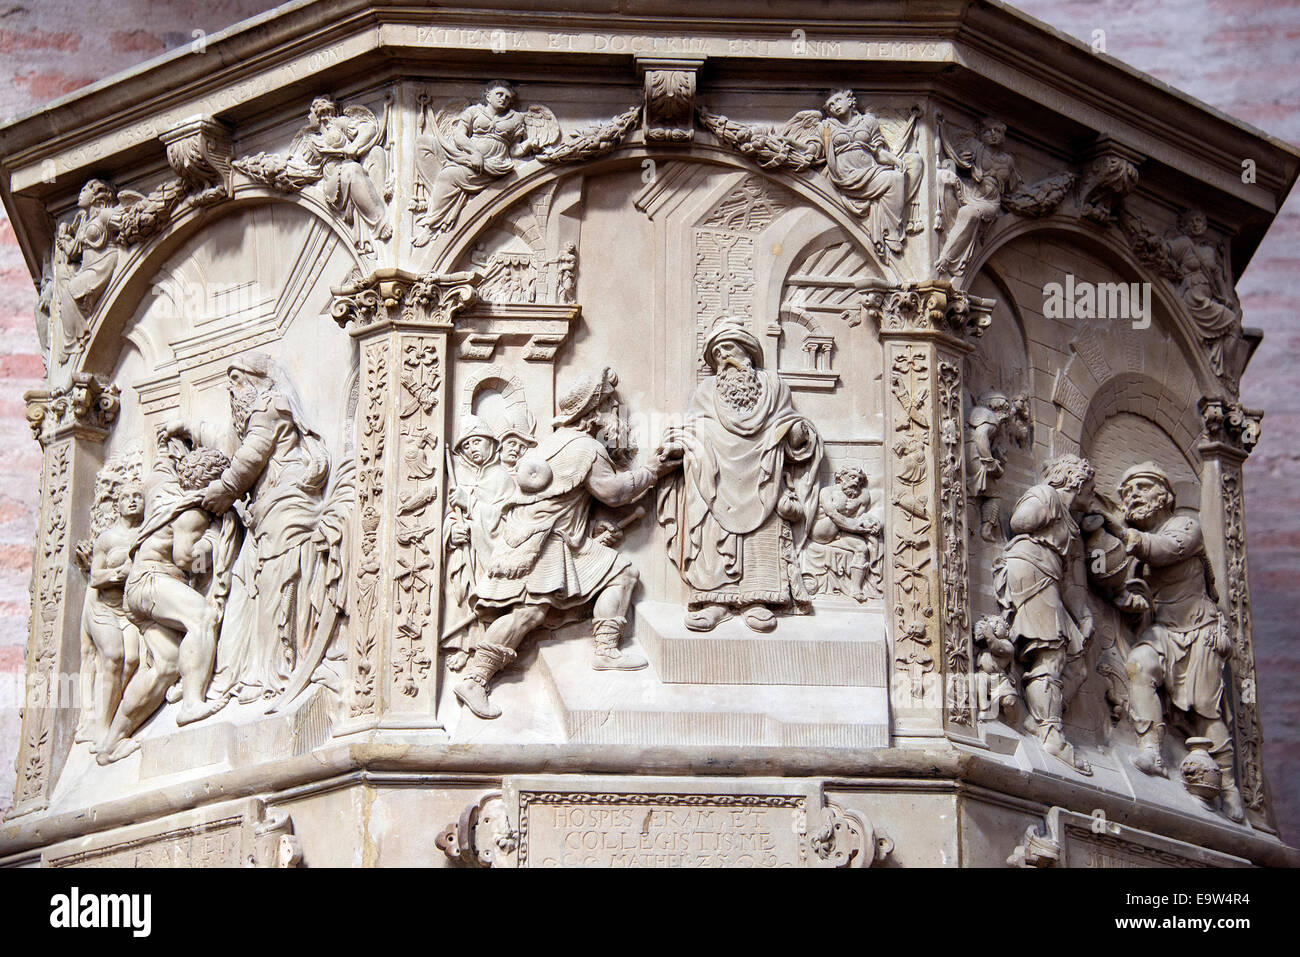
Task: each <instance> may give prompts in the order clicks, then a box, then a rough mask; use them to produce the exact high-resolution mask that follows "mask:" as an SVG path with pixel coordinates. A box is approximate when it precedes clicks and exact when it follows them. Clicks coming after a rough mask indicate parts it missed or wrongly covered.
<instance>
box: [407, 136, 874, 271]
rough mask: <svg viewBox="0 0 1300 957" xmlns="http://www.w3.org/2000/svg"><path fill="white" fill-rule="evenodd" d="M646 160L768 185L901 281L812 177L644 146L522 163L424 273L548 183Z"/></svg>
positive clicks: (472, 205) (469, 210) (441, 245)
mask: <svg viewBox="0 0 1300 957" xmlns="http://www.w3.org/2000/svg"><path fill="white" fill-rule="evenodd" d="M647 159H649V160H652V161H654V162H656V163H668V162H686V163H691V162H694V163H703V164H707V165H712V166H722V167H728V168H731V169H736V170H743V171H745V172H748V173H751V174H753V175H755V176H758V177H761V178H763V179H766V180H769V181H771V182H773V183H774V184H776V185H777V186H780V187H781V188H783V189H786V190H789V191H790V192H791V193H793V194H795V195H796V196H797V197H799V198H800V199H803V200H805V201H806V202H808V203H809V204H810V205H812V206H814V207H816V208H817V209H818V210H820V211H821V212H822V213H823V214H825V215H826V217H827V218H829V219H830V220H832V221H833V222H834V223H835V224H836V225H837V226H839V227H840V228H841V229H843V230H844V231H845V233H846V235H847V236H848V237H849V238H850V239H852V240H853V241H854V243H855V245H857V246H858V247H859V248H860V249H861V250H862V251H863V253H864V254H865V255H866V256H867V258H868V259H869V261H870V262H871V263H872V265H873V267H874V268H875V270H876V272H877V274H878V275H880V276H883V277H885V278H887V279H890V280H894V281H896V280H897V279H898V276H897V275H896V273H895V271H894V269H892V268H891V267H889V266H887V265H885V264H884V263H882V262H881V261H880V258H879V256H878V255H876V253H875V251H874V249H873V247H872V242H871V237H870V236H869V235H868V234H867V231H866V229H865V228H864V227H863V225H862V223H861V222H859V221H858V219H857V218H856V217H854V216H853V215H852V213H851V212H850V211H849V210H847V209H845V208H844V206H843V204H842V203H841V202H840V201H839V199H838V198H837V197H836V195H835V194H834V193H833V192H832V191H831V189H830V187H829V185H828V184H823V183H820V182H818V180H817V179H816V178H813V177H803V176H797V175H794V174H791V173H786V172H783V171H780V170H767V169H763V168H762V167H760V166H758V165H757V164H756V163H751V162H749V161H747V160H746V159H744V158H743V157H741V156H738V155H737V154H735V153H733V152H731V151H729V150H724V149H721V148H719V147H715V146H706V145H699V144H697V145H693V146H691V147H690V148H689V149H681V148H680V147H675V148H663V147H657V146H644V145H635V146H622V147H619V148H617V149H615V150H612V151H611V152H610V153H609V154H608V155H606V156H604V157H601V158H600V159H595V160H589V161H587V162H585V163H580V164H571V163H566V164H561V165H555V166H552V165H549V164H544V163H541V162H540V161H537V160H530V161H528V162H526V163H520V164H519V167H518V171H517V173H518V175H517V176H516V177H515V178H513V179H511V180H509V181H508V182H506V183H505V184H504V185H503V186H502V187H501V188H500V189H498V190H485V191H484V192H483V193H482V194H480V195H479V196H478V197H475V198H473V199H471V200H470V201H469V203H468V204H467V205H466V207H465V209H464V210H463V211H462V213H461V216H460V218H459V220H458V222H457V224H456V226H455V228H454V229H452V230H451V231H450V232H448V233H447V234H446V235H445V236H444V237H443V238H441V239H440V240H435V241H434V242H431V243H430V244H429V246H428V247H427V248H428V249H429V253H428V258H427V259H425V260H424V261H423V262H422V263H421V265H420V271H427V270H432V271H435V272H449V271H451V270H452V268H453V267H454V264H455V263H456V262H457V261H459V260H460V258H461V257H462V256H463V255H464V254H465V253H466V252H467V251H468V249H469V247H470V246H471V245H472V244H473V240H474V238H475V236H476V235H477V234H478V233H479V232H480V231H481V230H482V228H483V225H484V224H485V223H495V222H496V220H497V218H498V217H499V216H500V215H501V213H503V212H504V211H505V210H507V209H509V208H510V207H511V206H513V205H514V204H515V203H517V202H518V201H519V200H520V199H521V198H523V197H524V196H526V195H528V194H529V193H531V192H533V191H534V190H536V189H538V188H540V187H542V186H544V185H546V184H548V183H551V182H554V181H556V180H563V179H565V178H567V177H570V176H584V177H585V176H596V175H599V174H601V173H606V172H611V171H615V170H619V169H627V168H629V167H636V168H641V167H642V164H643V163H644V161H645V160H647Z"/></svg>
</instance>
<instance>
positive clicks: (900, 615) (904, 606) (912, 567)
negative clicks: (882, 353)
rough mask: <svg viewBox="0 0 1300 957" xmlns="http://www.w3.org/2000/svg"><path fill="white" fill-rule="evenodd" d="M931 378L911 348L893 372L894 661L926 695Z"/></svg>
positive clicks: (932, 599)
mask: <svg viewBox="0 0 1300 957" xmlns="http://www.w3.org/2000/svg"><path fill="white" fill-rule="evenodd" d="M929 377H930V360H929V356H928V355H927V354H926V353H925V352H924V351H922V350H921V349H919V348H913V347H906V348H903V349H901V350H900V351H898V352H897V353H896V354H895V356H894V361H893V363H892V365H891V367H890V370H889V391H890V394H891V396H892V397H893V399H894V401H895V402H896V403H897V404H898V409H899V413H900V415H899V419H898V421H897V424H896V425H895V429H894V430H895V431H896V432H897V433H898V435H897V436H896V438H895V439H894V440H893V445H892V447H891V451H892V453H893V455H894V460H895V461H894V473H893V474H894V479H895V481H896V482H897V483H899V484H900V485H901V486H902V488H899V489H897V490H896V491H895V492H894V494H893V497H892V498H891V500H890V507H891V509H890V522H891V524H892V525H893V529H894V531H893V536H894V542H895V544H894V548H893V562H894V586H893V588H894V596H893V602H894V615H895V618H896V620H897V637H896V638H895V639H894V660H895V662H896V663H897V665H898V666H899V668H900V670H902V671H903V672H905V673H908V674H910V675H911V676H912V687H913V691H914V692H916V691H919V690H920V684H921V680H920V676H921V675H924V674H928V673H930V672H932V671H933V670H934V654H933V651H932V645H933V639H932V637H931V635H930V620H931V619H932V618H933V617H934V608H935V603H936V601H937V596H936V595H935V594H934V593H933V592H932V590H931V585H930V575H929V565H930V563H931V561H932V552H931V544H930V541H931V539H930V531H931V529H932V528H933V527H934V513H933V512H932V511H931V505H930V497H931V493H932V489H933V472H932V470H931V466H930V448H931V444H930V443H931V440H930V413H929V405H930V401H929V400H930V385H929V382H930V378H929Z"/></svg>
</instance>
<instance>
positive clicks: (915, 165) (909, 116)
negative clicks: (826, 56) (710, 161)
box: [699, 89, 925, 261]
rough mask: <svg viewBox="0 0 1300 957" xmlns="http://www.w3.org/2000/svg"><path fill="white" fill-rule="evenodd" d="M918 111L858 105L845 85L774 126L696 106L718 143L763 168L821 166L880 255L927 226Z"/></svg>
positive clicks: (892, 252)
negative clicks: (923, 213) (922, 203)
mask: <svg viewBox="0 0 1300 957" xmlns="http://www.w3.org/2000/svg"><path fill="white" fill-rule="evenodd" d="M920 117H921V110H920V108H919V107H913V108H911V109H910V110H908V111H907V112H906V114H899V113H897V112H895V113H894V114H892V115H891V114H890V113H887V112H880V111H875V110H872V109H869V108H868V109H863V110H859V109H858V103H857V99H856V97H855V95H854V93H853V91H852V90H847V89H845V90H836V91H834V92H833V93H831V95H830V96H828V97H827V98H826V102H825V103H824V104H823V105H822V107H821V109H820V110H803V111H801V112H799V113H796V114H795V115H794V117H793V118H791V119H790V120H789V121H788V122H786V123H785V124H783V125H782V126H781V127H780V128H779V129H777V128H773V127H770V126H759V125H746V124H742V123H737V122H734V121H732V120H730V119H728V118H727V117H725V116H721V115H718V114H716V113H711V112H709V111H708V110H706V109H704V108H702V107H701V108H700V110H699V118H700V124H701V125H702V126H703V127H704V128H705V129H706V130H708V131H709V132H710V133H712V134H713V135H714V137H715V138H717V140H718V141H719V142H720V143H722V144H723V145H724V146H726V147H728V148H729V149H733V150H736V151H737V152H739V153H741V154H742V155H744V156H749V157H751V158H753V159H754V160H755V161H756V162H757V163H758V164H759V165H760V166H762V167H764V168H766V169H784V170H788V171H790V172H794V173H800V172H804V171H807V170H811V169H817V170H820V171H822V172H823V173H824V174H825V175H826V177H827V179H829V180H830V182H831V184H832V185H833V186H834V188H835V191H836V194H837V195H838V196H839V198H840V201H841V202H842V203H843V204H844V206H845V207H847V208H848V209H849V210H850V211H851V212H852V213H853V214H854V215H856V216H858V217H860V218H861V219H862V220H863V224H864V227H865V229H866V231H867V233H868V235H869V236H870V237H871V241H872V244H873V245H874V246H875V248H876V252H877V254H878V255H880V256H881V258H882V259H884V260H886V261H888V260H889V259H891V258H892V257H897V256H901V255H902V253H903V247H904V244H905V243H906V241H907V237H908V236H911V235H914V234H916V233H920V232H921V231H922V230H923V229H924V228H925V224H924V222H923V221H922V218H921V215H920V207H919V205H918V196H919V192H920V187H921V180H922V177H923V176H924V172H925V164H924V162H923V161H922V159H921V155H920V154H919V153H918V152H917V151H916V138H917V128H918V121H919V119H920Z"/></svg>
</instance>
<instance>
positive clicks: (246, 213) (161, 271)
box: [84, 193, 358, 453]
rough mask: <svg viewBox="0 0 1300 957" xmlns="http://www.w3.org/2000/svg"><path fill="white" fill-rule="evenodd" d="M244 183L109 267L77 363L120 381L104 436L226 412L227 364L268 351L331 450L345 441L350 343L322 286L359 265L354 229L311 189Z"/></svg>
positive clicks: (132, 436)
mask: <svg viewBox="0 0 1300 957" xmlns="http://www.w3.org/2000/svg"><path fill="white" fill-rule="evenodd" d="M299 199H300V198H295V201H283V200H280V199H278V198H272V197H267V196H256V195H248V194H247V193H245V194H244V195H241V196H239V197H238V198H237V200H236V201H231V202H229V203H227V204H224V205H222V206H220V207H218V208H216V209H214V210H210V211H207V212H205V213H202V214H199V215H189V216H183V217H180V218H178V220H177V222H176V223H174V224H173V225H172V227H171V228H170V229H169V230H168V231H167V232H166V233H165V234H163V235H162V236H159V237H157V238H156V239H155V240H154V241H153V242H152V243H151V244H149V246H148V247H146V248H144V249H142V250H137V251H136V252H135V253H134V254H133V256H132V258H131V260H129V261H128V263H127V264H126V268H125V269H124V270H123V271H122V272H121V274H120V275H119V276H118V277H115V279H114V287H116V288H113V289H110V292H112V293H114V298H113V299H112V300H111V301H109V303H108V305H107V308H106V309H105V311H104V313H103V317H102V319H101V320H100V321H99V322H98V323H97V324H96V326H95V329H94V335H93V338H92V340H91V342H90V345H89V347H88V349H87V352H86V355H85V358H84V364H85V366H86V367H88V368H92V369H95V370H96V371H99V372H100V374H101V375H105V376H106V377H108V378H111V379H112V381H114V382H115V383H116V384H117V385H118V386H119V388H120V389H121V390H122V410H121V413H120V415H119V419H118V422H117V424H116V425H115V426H114V428H113V430H112V434H111V435H110V437H109V440H108V451H109V452H112V451H113V450H115V449H116V448H117V447H118V446H119V445H122V444H124V443H131V442H136V443H138V442H140V441H141V439H142V437H143V438H144V441H145V444H146V445H148V444H150V443H151V437H152V434H153V431H154V429H155V428H156V427H157V426H159V425H161V424H163V422H165V421H166V420H167V419H168V418H170V417H172V416H175V415H182V416H184V417H185V418H187V419H191V420H204V421H211V422H214V423H227V422H229V419H230V410H229V399H228V395H227V392H226V389H225V373H226V368H227V367H228V365H229V363H230V362H231V361H232V359H233V358H234V357H236V356H238V355H240V354H242V353H247V352H250V351H254V350H257V351H263V352H266V353H269V354H270V355H271V356H273V357H274V358H275V359H276V360H277V361H278V362H279V363H280V365H281V366H282V367H283V369H284V370H285V372H286V373H287V375H288V377H289V379H290V381H291V382H292V384H293V386H294V387H295V389H296V390H297V392H298V393H299V396H300V398H301V403H302V407H303V410H304V413H305V415H306V417H307V419H308V420H309V422H310V423H311V425H312V426H313V427H314V428H315V429H316V430H317V431H319V432H320V433H321V434H322V436H323V437H324V438H325V440H326V443H327V444H328V446H329V447H330V448H331V450H332V451H334V452H336V453H341V452H342V450H343V449H345V448H346V447H348V444H349V443H348V441H347V438H348V433H349V432H350V429H351V417H350V415H349V404H350V402H354V401H355V400H354V399H350V398H349V396H350V393H351V391H352V388H351V386H352V383H353V382H354V381H355V366H356V359H355V355H354V353H355V349H354V348H353V346H352V344H351V342H350V341H349V340H348V338H347V336H346V335H345V334H344V333H342V332H341V331H340V330H339V329H338V328H337V327H336V326H335V324H334V322H333V321H332V320H331V319H330V315H329V304H330V298H331V294H330V287H331V286H332V285H337V284H338V282H339V281H340V279H341V278H342V277H343V276H346V275H347V274H348V272H349V271H350V270H352V269H354V268H356V267H357V266H358V261H357V258H356V255H355V253H354V251H353V248H352V244H351V241H350V239H349V237H348V236H347V234H346V233H344V232H343V231H341V230H340V229H338V228H337V224H336V223H335V222H334V221H333V219H332V217H328V216H325V215H322V211H321V210H319V209H317V208H315V205H314V204H313V203H312V202H311V201H310V200H308V201H298V200H299Z"/></svg>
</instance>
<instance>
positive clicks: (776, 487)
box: [658, 317, 822, 632]
mask: <svg viewBox="0 0 1300 957" xmlns="http://www.w3.org/2000/svg"><path fill="white" fill-rule="evenodd" d="M703 356H704V362H705V365H706V366H707V368H708V370H709V372H711V373H713V374H712V375H710V376H708V377H707V378H705V379H704V380H703V381H702V382H701V383H700V384H699V386H698V387H697V388H696V390H695V394H694V395H693V396H692V398H691V402H690V405H689V407H688V409H687V412H686V417H685V422H684V425H683V426H682V427H681V428H671V429H669V430H668V431H667V432H666V433H665V443H666V444H668V445H673V446H680V447H681V448H683V449H684V451H685V455H684V459H683V468H682V473H681V475H680V476H675V477H674V478H673V480H672V481H671V482H669V483H666V484H665V485H664V487H663V489H662V490H661V492H660V495H659V502H658V517H659V522H660V524H661V525H663V526H664V527H665V528H666V529H667V530H668V555H669V558H670V559H671V560H672V562H673V564H674V565H676V566H677V569H678V571H679V572H680V573H681V575H682V579H683V580H684V581H685V582H686V583H687V585H689V586H690V588H691V595H690V599H689V603H690V610H689V612H688V613H687V616H686V626H687V627H688V628H690V629H692V630H695V631H709V630H711V629H713V628H714V627H716V626H717V625H718V624H719V623H720V622H721V621H722V620H723V619H724V618H727V617H729V616H730V615H733V614H739V615H741V616H742V617H743V618H744V621H745V624H747V625H748V626H749V627H750V628H752V629H754V630H755V631H761V632H768V631H772V630H773V629H774V628H776V624H777V622H776V615H775V612H774V609H782V610H791V611H796V612H800V613H806V612H807V610H808V601H809V596H808V594H807V592H806V591H805V590H804V587H803V578H802V575H801V573H800V572H799V568H798V562H797V558H796V556H797V553H798V551H799V549H800V548H802V546H803V543H804V540H805V539H806V538H807V536H808V533H809V531H810V530H811V528H812V525H813V522H814V520H815V517H816V510H817V501H818V499H817V490H816V484H815V483H816V475H817V469H818V467H819V466H820V464H821V459H822V442H821V437H820V436H819V435H818V434H817V430H816V429H815V428H814V427H813V425H812V423H811V422H809V421H808V420H807V419H806V418H804V417H803V416H801V415H799V413H798V412H796V411H795V408H794V405H793V404H792V402H791V398H790V389H789V386H787V385H786V384H785V383H784V382H782V381H781V379H780V377H779V376H777V375H776V374H775V373H773V372H771V371H769V370H767V369H764V368H763V367H762V359H763V350H762V347H761V346H760V345H759V342H758V340H757V339H756V338H755V337H754V335H753V334H752V333H750V332H749V330H748V329H747V328H745V326H744V324H743V323H742V322H740V321H738V320H736V319H733V318H728V317H723V318H721V319H719V320H718V321H717V322H716V323H715V324H714V326H713V329H712V331H711V332H710V333H709V335H708V337H707V339H706V340H705V342H704V350H703Z"/></svg>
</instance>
